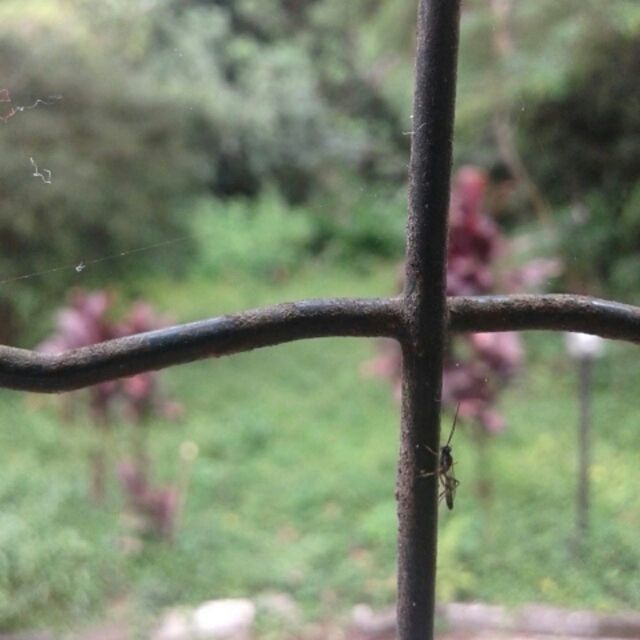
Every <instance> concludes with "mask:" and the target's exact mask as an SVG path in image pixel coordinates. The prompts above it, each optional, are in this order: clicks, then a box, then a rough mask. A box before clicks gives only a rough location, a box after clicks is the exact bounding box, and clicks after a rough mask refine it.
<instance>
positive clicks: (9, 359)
mask: <svg viewBox="0 0 640 640" xmlns="http://www.w3.org/2000/svg"><path fill="white" fill-rule="evenodd" d="M403 326H404V323H403V321H402V316H401V303H400V301H399V299H394V298H386V299H349V298H342V299H328V300H303V301H301V302H292V303H285V304H279V305H276V306H273V307H268V308H264V309H256V310H252V311H245V312H242V313H235V314H232V315H226V316H221V317H218V318H213V319H211V320H202V321H200V322H191V323H188V324H183V325H177V326H174V327H169V328H167V329H159V330H156V331H149V332H146V333H139V334H136V335H133V336H128V337H126V338H118V339H116V340H109V341H107V342H101V343H99V344H95V345H92V346H88V347H82V348H80V349H74V350H72V351H67V352H64V353H60V354H47V353H39V352H37V351H29V350H27V349H17V348H14V347H6V346H0V388H1V387H7V388H10V389H19V390H23V391H38V392H45V393H52V392H53V393H55V392H60V391H71V390H73V389H81V388H83V387H88V386H90V385H93V384H96V383H98V382H104V381H106V380H112V379H115V378H122V377H125V376H131V375H134V374H136V373H141V372H143V371H149V370H153V369H162V368H164V367H169V366H171V365H175V364H182V363H185V362H193V361H195V360H202V359H205V358H216V357H219V356H225V355H229V354H232V353H237V352H241V351H250V350H251V349H256V348H258V347H267V346H272V345H277V344H281V343H283V342H291V341H293V340H302V339H304V338H323V337H330V336H360V337H362V336H369V337H379V336H385V337H394V338H401V335H402V332H403Z"/></svg>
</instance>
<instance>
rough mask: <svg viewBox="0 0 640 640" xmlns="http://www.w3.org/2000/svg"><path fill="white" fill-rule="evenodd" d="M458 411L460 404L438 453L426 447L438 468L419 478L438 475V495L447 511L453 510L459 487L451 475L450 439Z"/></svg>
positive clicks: (451, 455) (454, 428) (422, 474)
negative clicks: (440, 489) (435, 460)
mask: <svg viewBox="0 0 640 640" xmlns="http://www.w3.org/2000/svg"><path fill="white" fill-rule="evenodd" d="M459 410H460V403H458V406H457V407H456V414H455V416H454V418H453V425H452V426H451V432H450V433H449V437H448V438H447V442H446V444H444V445H443V446H442V447H440V453H439V454H438V453H436V452H435V451H434V450H433V449H430V448H429V447H427V449H428V450H429V452H430V453H432V454H433V455H434V456H436V458H437V459H438V467H437V469H436V470H435V471H428V472H425V473H421V474H420V477H421V478H426V477H428V476H433V475H436V474H437V475H438V480H439V481H440V486H441V487H442V493H441V494H440V500H442V498H444V500H445V502H446V504H447V507H448V508H449V509H453V501H454V499H455V496H456V489H457V488H458V486H459V485H460V481H459V480H457V479H456V477H455V475H454V474H453V467H454V464H455V463H454V461H453V453H452V447H451V439H452V438H453V434H454V432H455V430H456V422H457V421H458V411H459Z"/></svg>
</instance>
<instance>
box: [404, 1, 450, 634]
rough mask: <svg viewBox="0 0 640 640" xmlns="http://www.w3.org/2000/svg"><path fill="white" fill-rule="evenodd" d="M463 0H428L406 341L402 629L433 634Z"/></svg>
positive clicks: (419, 62)
mask: <svg viewBox="0 0 640 640" xmlns="http://www.w3.org/2000/svg"><path fill="white" fill-rule="evenodd" d="M459 21H460V1H459V0H421V1H420V4H419V9H418V37H417V51H416V69H415V86H414V99H413V127H412V129H413V136H412V145H411V162H410V165H409V218H408V223H407V250H406V256H407V258H406V270H405V291H404V310H405V318H406V323H407V327H406V328H407V339H405V340H404V341H403V343H402V427H401V440H400V459H399V463H398V477H397V486H396V497H397V501H398V600H397V611H398V638H399V640H418V639H420V640H431V639H432V638H433V621H434V608H435V579H436V549H437V528H438V479H437V473H432V474H431V475H430V476H427V477H424V471H426V470H428V471H434V470H435V468H436V465H437V460H434V455H433V453H431V451H438V450H439V440H440V396H441V387H442V360H443V353H444V342H445V331H446V324H447V318H446V316H447V304H446V268H447V264H446V263H447V231H448V212H449V192H450V179H451V154H452V146H453V121H454V109H455V90H456V69H457V57H458V37H459V33H458V32H459Z"/></svg>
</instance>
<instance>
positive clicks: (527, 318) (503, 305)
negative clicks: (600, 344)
mask: <svg viewBox="0 0 640 640" xmlns="http://www.w3.org/2000/svg"><path fill="white" fill-rule="evenodd" d="M449 323H450V327H451V329H452V330H454V331H522V330H530V329H547V330H552V331H576V332H580V333H591V334H593V335H598V336H600V337H601V338H610V339H615V340H626V341H628V342H634V343H636V344H638V343H640V308H638V307H632V306H631V305H627V304H621V303H619V302H612V301H610V300H601V299H598V298H589V297H587V296H574V295H567V294H548V295H514V296H473V297H459V298H449Z"/></svg>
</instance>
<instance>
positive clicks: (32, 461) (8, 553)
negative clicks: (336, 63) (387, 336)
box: [0, 265, 640, 630]
mask: <svg viewBox="0 0 640 640" xmlns="http://www.w3.org/2000/svg"><path fill="white" fill-rule="evenodd" d="M394 280H395V270H394V269H393V268H392V267H389V266H385V265H382V266H379V267H376V268H375V269H372V270H370V271H363V272H362V273H360V274H353V273H349V272H346V271H340V270H336V269H333V268H329V267H323V266H322V265H313V266H309V267H308V268H305V269H302V270H301V272H300V273H298V274H296V275H295V276H294V277H292V278H291V279H289V280H287V281H285V282H284V283H280V284H277V285H276V284H268V283H265V282H263V281H257V280H255V279H250V278H246V277H242V276H235V277H231V276H229V277H227V278H225V279H224V280H223V281H219V282H207V281H204V280H195V281H189V282H179V283H176V282H166V281H164V282H163V281H150V282H147V283H142V284H141V285H140V288H141V290H145V291H147V292H150V297H151V299H152V300H153V301H154V303H155V304H156V305H157V306H158V307H159V308H161V309H163V310H171V311H172V312H173V313H174V315H175V317H176V320H178V321H187V320H194V319H199V318H204V317H208V316H212V315H216V314H219V313H224V312H229V311H233V310H239V309H243V308H248V307H252V306H257V305H263V304H268V303H273V302H278V301H284V300H294V299H297V298H302V297H317V296H326V295H381V294H385V293H386V292H388V291H391V290H393V283H394ZM527 344H528V346H529V366H528V368H527V370H526V371H525V372H524V373H523V375H522V376H521V377H520V379H519V380H518V381H517V383H516V384H515V385H514V386H513V387H512V388H511V389H510V390H509V391H508V392H507V393H506V394H505V396H504V400H503V410H504V412H505V415H506V416H507V418H508V421H509V426H508V430H507V431H506V433H505V434H504V435H503V436H501V437H499V438H497V439H495V441H494V442H492V443H491V444H490V447H489V450H488V451H485V452H484V454H483V455H479V454H478V452H477V448H476V444H475V440H474V438H473V437H471V434H470V430H469V429H465V425H461V429H460V430H459V431H458V432H457V433H456V437H455V439H454V443H453V446H454V452H455V454H456V460H457V462H458V464H457V467H456V468H457V474H458V477H459V479H460V480H461V486H460V488H459V491H458V497H457V501H456V507H455V510H454V511H453V512H451V513H449V512H446V509H445V510H443V511H442V513H441V523H440V526H441V531H442V533H441V546H440V555H439V564H440V568H441V571H440V597H441V598H442V599H445V600H447V599H452V598H456V599H481V600H487V601H491V602H500V603H507V604H517V603H522V602H530V601H543V602H550V603H558V604H563V605H571V606H577V607H596V608H601V609H620V608H630V607H632V606H634V605H636V604H637V603H638V602H639V601H640V582H639V581H638V575H639V572H640V545H638V543H637V532H638V530H640V497H639V495H638V491H637V486H638V484H639V481H640V465H638V443H639V441H640V437H639V436H638V433H637V424H636V420H635V418H634V416H635V412H634V410H633V401H634V399H635V396H636V393H637V390H636V389H637V388H636V386H635V385H636V379H637V376H638V374H639V373H640V364H639V363H638V359H637V357H635V356H636V352H635V351H634V350H633V349H629V348H627V347H624V346H621V345H611V346H610V348H609V350H608V352H607V356H606V357H605V358H604V359H603V360H602V361H601V362H599V363H598V364H597V370H596V372H595V373H596V375H595V382H594V399H593V405H594V406H593V408H594V416H593V422H594V452H593V454H594V465H593V485H592V506H593V508H592V512H591V531H590V536H589V539H588V541H587V543H586V544H585V545H584V546H583V548H582V550H581V551H580V553H578V552H577V551H576V550H575V548H574V545H573V531H574V500H575V497H574V496H575V425H576V420H577V399H576V390H575V388H576V383H575V372H574V368H573V366H572V365H571V363H569V362H567V361H566V357H565V355H564V346H563V342H562V338H561V337H560V336H551V337H543V336H541V335H533V336H529V337H528V338H527ZM375 349H376V346H375V342H374V341H369V340H352V339H349V340H347V339H332V340H314V341H308V342H301V343H294V344H289V345H284V346H280V347H277V348H273V349H266V350H261V351H256V352H253V353H247V354H241V355H237V356H234V357H233V358H226V359H222V360H219V361H206V362H201V363H197V364H193V365H187V366H182V367H178V368H176V369H172V370H170V371H168V372H167V373H165V374H164V377H163V380H164V384H165V385H166V387H167V388H168V389H170V390H171V393H172V394H173V395H174V396H175V397H176V398H178V399H180V401H181V402H183V404H184V406H185V408H186V416H185V418H184V420H183V421H182V422H180V423H177V424H176V423H163V422H159V423H157V424H154V425H153V427H152V432H151V433H150V448H151V453H152V457H153V463H154V468H155V469H156V475H157V478H158V480H159V481H161V482H172V481H174V480H175V478H176V473H177V471H176V470H177V468H178V458H179V457H178V449H179V447H180V444H181V443H183V442H185V441H193V442H195V443H196V444H197V445H198V447H199V456H198V458H197V459H196V461H195V462H194V464H193V468H192V472H191V482H190V488H189V493H188V496H187V501H186V505H185V510H184V514H183V518H182V523H181V528H180V531H179V534H178V536H177V539H176V541H175V542H174V543H173V545H168V544H166V543H160V542H156V543H149V544H147V545H146V546H145V547H144V550H143V551H142V552H141V553H139V554H137V555H124V554H123V553H122V552H121V551H120V550H119V545H118V540H119V538H120V537H121V536H122V535H123V534H126V529H125V527H124V525H123V523H122V520H121V519H120V518H119V514H120V512H121V508H122V497H121V496H120V493H119V490H118V487H117V483H116V481H115V479H113V478H112V481H111V487H110V495H109V500H108V504H107V505H106V506H105V507H103V508H97V507H93V506H91V505H90V504H89V503H88V501H87V499H86V494H87V467H86V460H87V454H88V452H89V451H90V450H91V447H92V446H93V439H92V432H91V431H90V429H89V428H88V427H87V426H86V425H82V424H75V425H69V424H60V423H59V421H58V419H57V412H56V411H55V408H54V407H53V406H52V405H51V404H50V403H48V402H43V401H42V400H41V399H40V398H37V397H35V396H29V397H26V396H24V395H22V394H19V393H14V392H8V391H2V392H0V441H1V444H2V451H3V456H4V457H3V459H4V461H5V462H4V464H3V465H2V468H1V469H0V509H1V511H0V629H2V630H6V629H11V628H16V627H30V626H37V625H41V624H47V625H62V626H74V625H75V624H77V623H78V622H79V621H80V620H81V619H82V620H86V619H87V616H96V617H99V616H100V615H101V611H103V610H104V608H105V607H106V606H107V603H109V602H113V601H114V600H116V599H118V598H122V597H127V598H128V599H129V600H130V601H131V602H132V603H133V606H134V607H135V609H136V611H138V612H139V613H140V615H147V614H153V613H154V612H156V611H158V610H159V609H161V608H163V607H166V606H170V605H175V604H189V603H197V602H199V601H202V600H205V599H211V598H218V597H227V596H255V595H257V594H260V593H263V592H266V591H286V592H288V593H290V594H291V595H292V596H293V597H294V598H295V599H296V600H297V601H298V602H299V603H300V604H301V605H302V607H303V610H304V612H305V614H306V616H308V617H309V618H317V617H329V616H336V615H339V614H340V613H341V612H343V611H346V610H348V609H349V607H350V606H351V605H353V604H354V603H357V602H360V601H364V602H367V603H370V604H373V605H385V604H390V603H392V602H393V598H394V589H395V567H394V562H395V529H396V523H395V506H394V481H395V462H396V453H397V447H398V423H399V418H398V407H397V406H396V404H395V402H394V401H393V399H392V397H391V394H390V390H389V387H388V385H387V384H386V383H385V382H384V381H381V380H370V379H365V378H363V376H362V375H361V373H360V367H361V365H362V363H363V362H364V361H366V360H367V359H368V358H371V357H372V356H373V355H374V354H375ZM446 420H447V423H446V424H447V425H448V424H449V423H450V417H447V418H446ZM447 428H448V427H447ZM131 429H132V428H131V427H128V426H127V425H120V426H119V427H118V429H117V430H116V433H115V435H114V437H113V440H112V443H111V451H112V457H113V459H114V460H115V459H117V458H118V457H120V456H122V455H124V453H123V452H124V451H125V450H126V448H127V443H128V441H129V440H130V438H131ZM480 476H482V477H485V478H487V477H488V478H490V479H491V481H492V486H493V493H492V496H491V497H490V498H486V497H483V498H481V497H479V495H478V491H477V489H476V487H477V480H478V478H479V477H480Z"/></svg>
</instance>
